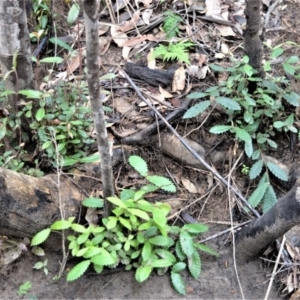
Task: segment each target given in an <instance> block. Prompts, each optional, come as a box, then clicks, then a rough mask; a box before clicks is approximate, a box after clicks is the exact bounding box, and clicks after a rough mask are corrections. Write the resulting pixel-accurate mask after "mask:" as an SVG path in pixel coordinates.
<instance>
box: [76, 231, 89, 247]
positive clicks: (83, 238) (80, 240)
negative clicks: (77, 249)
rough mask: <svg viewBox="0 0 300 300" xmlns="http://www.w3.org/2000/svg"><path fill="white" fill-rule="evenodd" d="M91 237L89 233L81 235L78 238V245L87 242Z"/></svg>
mask: <svg viewBox="0 0 300 300" xmlns="http://www.w3.org/2000/svg"><path fill="white" fill-rule="evenodd" d="M89 235H90V234H89V233H88V232H86V233H82V234H80V235H79V236H78V238H77V243H78V244H79V245H81V244H83V243H85V242H86V240H87V239H88V238H89Z"/></svg>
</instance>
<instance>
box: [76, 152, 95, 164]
mask: <svg viewBox="0 0 300 300" xmlns="http://www.w3.org/2000/svg"><path fill="white" fill-rule="evenodd" d="M79 162H80V163H93V162H100V155H99V154H93V155H90V156H87V157H83V158H81V159H80V160H79Z"/></svg>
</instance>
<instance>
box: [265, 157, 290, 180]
mask: <svg viewBox="0 0 300 300" xmlns="http://www.w3.org/2000/svg"><path fill="white" fill-rule="evenodd" d="M267 168H268V169H269V170H270V171H271V172H272V174H273V175H274V176H276V177H277V178H279V179H281V180H282V181H288V180H289V176H288V174H287V172H286V171H285V170H284V169H283V168H281V167H280V166H278V165H277V164H275V163H273V162H271V161H268V162H267Z"/></svg>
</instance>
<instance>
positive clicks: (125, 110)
mask: <svg viewBox="0 0 300 300" xmlns="http://www.w3.org/2000/svg"><path fill="white" fill-rule="evenodd" d="M114 108H115V109H116V110H117V111H118V112H119V113H121V114H122V115H124V117H126V118H128V119H132V118H134V117H136V116H138V115H139V114H138V112H136V111H135V110H134V105H132V104H131V103H130V102H129V101H128V100H127V99H126V97H117V98H115V99H114Z"/></svg>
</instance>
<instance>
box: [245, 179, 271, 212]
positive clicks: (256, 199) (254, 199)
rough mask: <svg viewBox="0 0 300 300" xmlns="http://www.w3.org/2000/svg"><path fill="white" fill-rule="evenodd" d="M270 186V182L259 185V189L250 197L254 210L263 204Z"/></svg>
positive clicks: (249, 200)
mask: <svg viewBox="0 0 300 300" xmlns="http://www.w3.org/2000/svg"><path fill="white" fill-rule="evenodd" d="M268 185H269V183H268V182H264V183H262V184H259V185H258V187H257V188H256V189H255V190H254V192H253V193H252V194H251V196H250V197H249V199H248V202H249V204H250V205H251V206H252V207H253V208H255V207H256V206H257V205H258V204H259V203H260V202H261V200H262V198H263V197H264V194H265V192H266V190H267V188H268Z"/></svg>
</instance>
